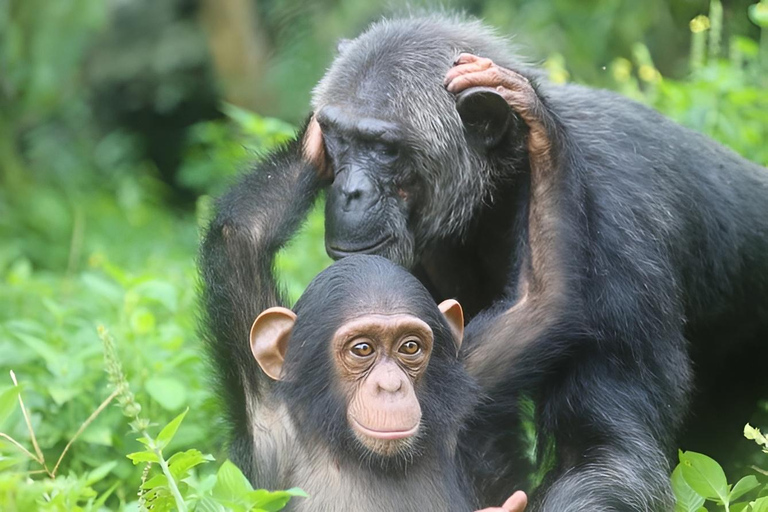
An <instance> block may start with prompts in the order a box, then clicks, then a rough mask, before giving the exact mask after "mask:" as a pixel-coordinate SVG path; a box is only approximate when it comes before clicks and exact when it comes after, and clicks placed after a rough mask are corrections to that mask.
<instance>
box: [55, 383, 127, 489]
mask: <svg viewBox="0 0 768 512" xmlns="http://www.w3.org/2000/svg"><path fill="white" fill-rule="evenodd" d="M116 396H117V390H115V391H113V392H112V394H111V395H109V396H108V397H107V398H106V400H104V401H103V402H101V405H100V406H99V407H98V408H97V409H96V410H95V411H93V413H91V415H90V416H88V419H87V420H85V421H84V422H83V424H82V425H80V428H79V429H77V432H75V435H74V436H72V439H70V440H69V442H68V443H67V446H65V447H64V451H63V452H61V455H59V460H57V461H56V465H55V466H54V467H53V471H51V478H56V470H58V469H59V464H61V461H62V460H64V456H65V455H66V454H67V451H68V450H69V447H70V446H72V443H74V442H75V440H76V439H77V438H78V437H80V434H82V433H83V431H84V430H85V429H86V428H88V425H90V424H91V423H92V422H93V420H95V419H96V416H98V415H99V414H101V411H103V410H104V408H105V407H106V406H108V405H109V403H110V402H111V401H112V400H114V399H115V397H116Z"/></svg>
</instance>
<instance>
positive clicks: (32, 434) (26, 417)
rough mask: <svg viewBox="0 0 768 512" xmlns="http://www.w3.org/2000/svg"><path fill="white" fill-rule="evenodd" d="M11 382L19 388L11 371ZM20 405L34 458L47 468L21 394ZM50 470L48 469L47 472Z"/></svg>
mask: <svg viewBox="0 0 768 512" xmlns="http://www.w3.org/2000/svg"><path fill="white" fill-rule="evenodd" d="M11 380H12V381H13V385H14V386H16V387H19V382H18V381H17V380H16V374H15V373H13V370H11ZM19 405H21V414H23V415H24V421H25V422H26V424H27V430H29V437H30V438H31V439H32V446H34V448H35V453H36V454H37V457H33V458H34V459H35V460H36V461H37V462H38V463H39V464H40V465H41V466H43V467H45V457H44V456H43V452H42V450H40V445H38V444H37V438H36V437H35V430H34V429H33V428H32V422H31V421H30V419H29V414H28V413H27V408H26V407H24V400H22V399H21V393H19ZM47 470H48V468H46V471H47Z"/></svg>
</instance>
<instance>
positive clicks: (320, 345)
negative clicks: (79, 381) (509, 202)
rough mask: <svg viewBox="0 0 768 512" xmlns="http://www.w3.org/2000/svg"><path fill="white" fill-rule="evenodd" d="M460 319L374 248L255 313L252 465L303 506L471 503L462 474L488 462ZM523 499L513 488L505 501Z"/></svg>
mask: <svg viewBox="0 0 768 512" xmlns="http://www.w3.org/2000/svg"><path fill="white" fill-rule="evenodd" d="M230 283H231V285H232V286H235V287H241V288H242V287H243V284H240V283H237V282H234V281H230ZM248 286H249V285H245V287H248ZM463 322H464V319H463V314H462V310H461V306H459V304H458V302H456V301H454V300H447V301H445V302H443V303H442V304H441V305H440V307H439V309H438V306H437V305H436V304H435V302H434V300H433V299H432V297H431V295H430V294H429V292H428V291H427V290H426V289H425V288H424V286H423V285H422V284H421V283H419V281H418V280H417V279H416V278H415V277H413V276H412V275H411V274H409V273H408V272H407V271H406V270H405V269H403V268H401V267H398V266H397V265H395V264H394V263H392V262H390V261H389V260H386V259H384V258H382V257H379V256H354V257H350V258H346V259H344V260H342V261H339V262H337V263H335V264H334V265H332V266H331V267H329V268H327V269H326V270H325V271H323V272H322V273H320V274H319V275H318V276H317V277H316V278H315V279H314V280H313V281H312V283H310V285H309V286H308V287H307V290H306V291H305V292H304V294H303V295H302V296H301V298H300V299H299V300H298V302H297V303H296V305H295V307H294V310H293V311H291V310H289V309H286V308H283V307H272V308H269V309H267V310H266V311H264V312H262V313H261V314H260V315H259V316H258V318H257V319H256V321H255V322H254V324H253V327H252V329H251V333H250V339H251V350H252V352H253V356H254V358H255V359H256V361H257V362H258V364H259V366H260V367H261V369H262V370H263V374H261V372H259V375H258V377H257V378H258V379H259V380H261V381H262V382H261V387H260V390H261V392H260V394H259V398H258V399H255V397H254V396H253V395H250V398H252V399H253V400H252V401H250V402H249V404H250V407H251V409H250V415H251V418H252V419H251V429H252V439H253V449H252V451H253V454H254V457H255V461H256V463H255V465H254V466H253V467H252V468H249V469H251V470H252V471H254V473H253V474H252V475H251V477H252V478H254V477H255V481H256V483H257V484H258V485H260V486H267V487H271V488H278V489H284V488H288V487H295V486H299V487H301V488H302V489H304V490H305V491H306V492H308V493H309V495H310V499H309V500H306V501H300V502H298V503H296V504H295V509H300V510H316V511H323V510H326V511H341V510H348V511H376V510H381V511H393V510H402V511H407V510H412V511H414V512H422V511H435V512H445V511H457V512H469V511H470V510H472V509H473V507H475V508H476V507H477V506H478V505H479V502H478V500H477V498H476V494H477V491H476V490H475V489H474V488H473V480H472V479H471V478H470V476H469V473H470V472H472V473H475V472H476V469H478V468H480V469H482V468H484V467H486V466H485V464H478V463H477V462H478V461H477V457H478V455H479V454H480V453H481V450H480V448H481V447H482V446H483V445H485V444H486V443H487V442H488V438H489V437H490V436H491V435H493V432H488V431H485V430H480V431H477V430H476V427H478V426H480V424H479V423H477V422H471V419H472V417H473V416H474V414H472V411H473V410H474V409H476V408H477V407H478V405H480V403H479V401H478V388H477V386H475V385H474V384H473V381H472V380H471V379H470V378H469V376H468V375H467V373H466V372H465V370H464V367H463V365H462V363H461V361H460V360H459V357H458V354H459V346H460V345H461V341H462V332H463V330H464V323H463ZM242 341H243V344H245V343H244V340H242ZM267 377H269V378H271V379H274V380H275V381H276V382H271V381H270V379H269V378H267ZM507 392H508V391H507ZM468 423H469V426H465V425H466V424H468ZM473 427H474V428H473ZM499 433H500V434H501V435H504V432H503V431H500V432H499ZM484 462H488V461H484ZM498 469H499V472H500V473H503V472H505V471H506V470H507V468H504V467H499V468H498ZM500 473H499V474H494V475H491V476H492V477H494V478H498V477H500V476H502V475H501V474H500ZM487 476H488V475H482V474H477V475H475V478H474V482H478V483H482V482H483V480H484V479H485V477H487ZM510 485H511V484H510ZM513 501H515V502H516V503H513ZM524 505H525V503H524V497H523V496H520V495H518V496H515V497H514V499H510V501H508V503H507V504H506V505H505V509H504V510H509V511H510V512H512V511H515V512H518V511H521V510H522V507H523V506H524ZM498 510H501V509H498Z"/></svg>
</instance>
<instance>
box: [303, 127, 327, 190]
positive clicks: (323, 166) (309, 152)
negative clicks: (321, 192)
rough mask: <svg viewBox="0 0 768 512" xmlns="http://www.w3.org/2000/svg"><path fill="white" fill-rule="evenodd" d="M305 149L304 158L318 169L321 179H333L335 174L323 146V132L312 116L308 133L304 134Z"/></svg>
mask: <svg viewBox="0 0 768 512" xmlns="http://www.w3.org/2000/svg"><path fill="white" fill-rule="evenodd" d="M303 148H304V158H305V159H306V160H307V161H308V162H309V163H310V164H312V165H314V166H315V167H316V168H317V175H318V176H319V177H320V179H323V180H330V179H332V178H333V173H332V171H331V167H330V165H328V159H327V158H326V156H325V147H324V146H323V132H322V130H321V129H320V124H319V123H318V122H317V119H316V118H315V116H312V119H311V120H310V121H309V125H308V126H307V131H306V132H305V134H304V141H303Z"/></svg>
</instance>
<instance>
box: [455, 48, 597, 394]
mask: <svg viewBox="0 0 768 512" xmlns="http://www.w3.org/2000/svg"><path fill="white" fill-rule="evenodd" d="M446 83H447V88H448V90H449V91H451V92H454V93H458V92H461V91H464V90H466V89H468V88H472V87H485V88H492V93H494V94H498V95H499V96H501V97H502V98H503V99H504V100H505V101H506V102H507V104H508V105H509V106H510V107H511V109H513V110H514V111H515V112H516V113H517V114H518V115H519V116H520V117H521V118H522V119H523V121H525V123H526V125H527V127H528V133H527V146H528V160H529V167H530V199H529V203H528V228H527V241H526V243H525V244H524V246H525V251H526V253H525V254H524V255H523V262H522V268H521V272H520V278H519V281H518V283H517V294H518V296H517V297H516V298H515V301H514V303H512V304H509V303H507V304H501V305H498V306H495V307H493V308H491V309H489V310H487V311H484V312H482V313H481V314H480V315H478V316H477V317H476V318H475V319H473V321H472V322H471V323H470V324H469V325H468V326H467V329H466V332H465V342H464V347H465V351H464V356H465V360H466V364H467V368H468V370H469V372H470V373H471V374H472V375H473V376H475V377H476V378H477V380H478V381H479V382H480V384H481V385H482V386H483V387H484V388H486V389H491V388H493V387H494V386H495V385H497V384H499V383H504V384H507V385H513V384H519V385H522V384H523V382H519V383H518V382H517V381H516V379H518V378H519V379H524V380H528V379H531V378H535V377H536V376H537V375H541V374H542V371H543V370H545V369H546V368H545V367H546V366H547V365H549V364H550V363H552V362H553V361H555V360H557V359H558V357H559V356H564V353H563V354H561V353H559V349H560V348H562V349H563V350H565V349H567V348H568V347H567V346H564V347H558V346H557V345H556V344H555V343H553V342H552V341H550V338H554V336H550V335H555V334H556V333H557V331H559V330H560V329H566V330H568V332H569V335H572V334H577V331H578V329H579V327H578V319H579V318H580V308H581V305H580V297H581V294H580V290H579V264H580V263H581V262H582V261H583V253H582V247H583V244H584V240H585V239H586V233H584V232H583V231H584V230H583V224H582V223H580V222H579V219H578V217H579V215H580V214H581V209H582V208H581V204H582V198H581V194H582V188H581V186H580V184H579V183H578V182H577V177H578V173H577V172H573V170H574V166H577V165H579V164H580V159H579V158H577V157H576V155H575V154H574V152H575V151H577V149H576V148H575V147H574V146H573V145H572V144H570V140H569V138H568V133H567V132H566V130H565V128H564V127H563V126H561V124H560V123H559V122H558V119H557V117H556V115H555V114H554V113H553V112H552V111H551V110H550V109H549V108H548V107H547V106H546V104H545V103H544V100H542V98H540V97H539V95H538V93H537V91H536V90H535V88H534V86H533V85H532V84H531V83H530V82H529V81H528V79H527V78H525V77H523V76H522V75H519V74H517V73H515V72H514V71H510V70H507V69H504V68H500V67H498V66H496V65H495V64H493V62H491V61H490V60H489V59H483V58H480V57H475V56H473V55H469V54H462V56H461V57H459V59H458V60H457V62H456V67H454V68H452V69H451V70H450V71H449V72H448V75H447V77H446ZM502 106H503V105H502ZM497 108H498V107H497ZM510 113H511V111H510ZM494 115H498V114H496V113H494ZM512 135H513V136H517V135H518V134H512ZM542 339H546V340H547V343H536V342H537V341H538V340H542ZM544 351H545V353H544ZM523 357H524V358H525V364H519V363H520V362H521V361H520V359H521V358H523ZM518 369H519V370H520V371H518ZM515 387H517V386H515Z"/></svg>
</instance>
